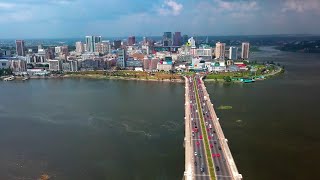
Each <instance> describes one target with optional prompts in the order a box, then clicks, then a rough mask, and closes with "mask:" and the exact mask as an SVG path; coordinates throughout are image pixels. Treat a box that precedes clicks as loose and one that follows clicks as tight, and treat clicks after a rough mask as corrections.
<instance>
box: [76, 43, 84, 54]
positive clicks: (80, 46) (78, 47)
mask: <svg viewBox="0 0 320 180" xmlns="http://www.w3.org/2000/svg"><path fill="white" fill-rule="evenodd" d="M84 51H85V49H84V45H83V43H82V42H81V41H78V42H76V52H77V53H83V52H84Z"/></svg>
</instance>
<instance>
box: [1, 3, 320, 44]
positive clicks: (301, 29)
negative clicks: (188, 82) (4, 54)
mask: <svg viewBox="0 0 320 180" xmlns="http://www.w3.org/2000/svg"><path fill="white" fill-rule="evenodd" d="M85 2H86V1H84V0H50V1H46V2H43V1H39V0H28V1H22V0H13V1H8V0H5V1H2V2H1V3H0V10H1V11H0V12H1V13H0V14H1V16H2V19H1V20H0V22H1V24H2V25H3V26H5V27H6V28H2V29H1V30H0V34H1V37H0V38H4V39H6V38H16V39H20V38H66V37H81V36H85V35H87V34H98V35H101V36H104V37H124V36H136V37H138V36H147V37H148V36H156V35H161V34H162V32H166V31H171V32H183V34H189V35H194V34H198V35H204V36H205V35H208V36H210V35H218V36H220V35H227V36H228V35H268V34H319V32H318V31H317V29H319V28H320V23H319V22H317V21H310V20H309V19H316V18H317V17H320V13H319V12H320V11H319V10H320V1H317V0H305V1H302V0H285V1H282V2H277V1H268V2H266V1H262V0H247V1H243V0H233V1H230V0H201V1H182V0H155V1H143V0H138V1H134V2H133V1H129V0H122V1H115V0H111V1H107V2H104V1H98V0H93V1H90V8H88V6H87V4H86V3H85ZM66 7H67V8H66ZM269 9H272V10H273V11H272V13H270V12H269ZM39 14H41V16H39ZM217 24H219V26H217ZM110 27H112V28H110Z"/></svg>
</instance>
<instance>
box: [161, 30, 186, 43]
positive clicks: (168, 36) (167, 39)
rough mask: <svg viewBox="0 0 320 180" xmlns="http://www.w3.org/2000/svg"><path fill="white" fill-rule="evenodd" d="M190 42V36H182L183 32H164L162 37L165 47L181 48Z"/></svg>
mask: <svg viewBox="0 0 320 180" xmlns="http://www.w3.org/2000/svg"><path fill="white" fill-rule="evenodd" d="M187 41H188V35H183V36H181V32H175V33H172V32H164V33H163V36H162V45H163V46H181V45H182V44H183V43H186V42H187Z"/></svg>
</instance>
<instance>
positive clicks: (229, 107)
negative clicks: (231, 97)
mask: <svg viewBox="0 0 320 180" xmlns="http://www.w3.org/2000/svg"><path fill="white" fill-rule="evenodd" d="M218 109H221V110H229V109H232V106H219V107H218Z"/></svg>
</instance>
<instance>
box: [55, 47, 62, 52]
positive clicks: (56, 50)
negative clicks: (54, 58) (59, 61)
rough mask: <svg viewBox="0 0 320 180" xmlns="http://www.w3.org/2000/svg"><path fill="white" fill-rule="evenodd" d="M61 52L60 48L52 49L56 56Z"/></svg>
mask: <svg viewBox="0 0 320 180" xmlns="http://www.w3.org/2000/svg"><path fill="white" fill-rule="evenodd" d="M61 51H62V46H57V47H55V48H54V52H55V53H56V54H59V53H61Z"/></svg>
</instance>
